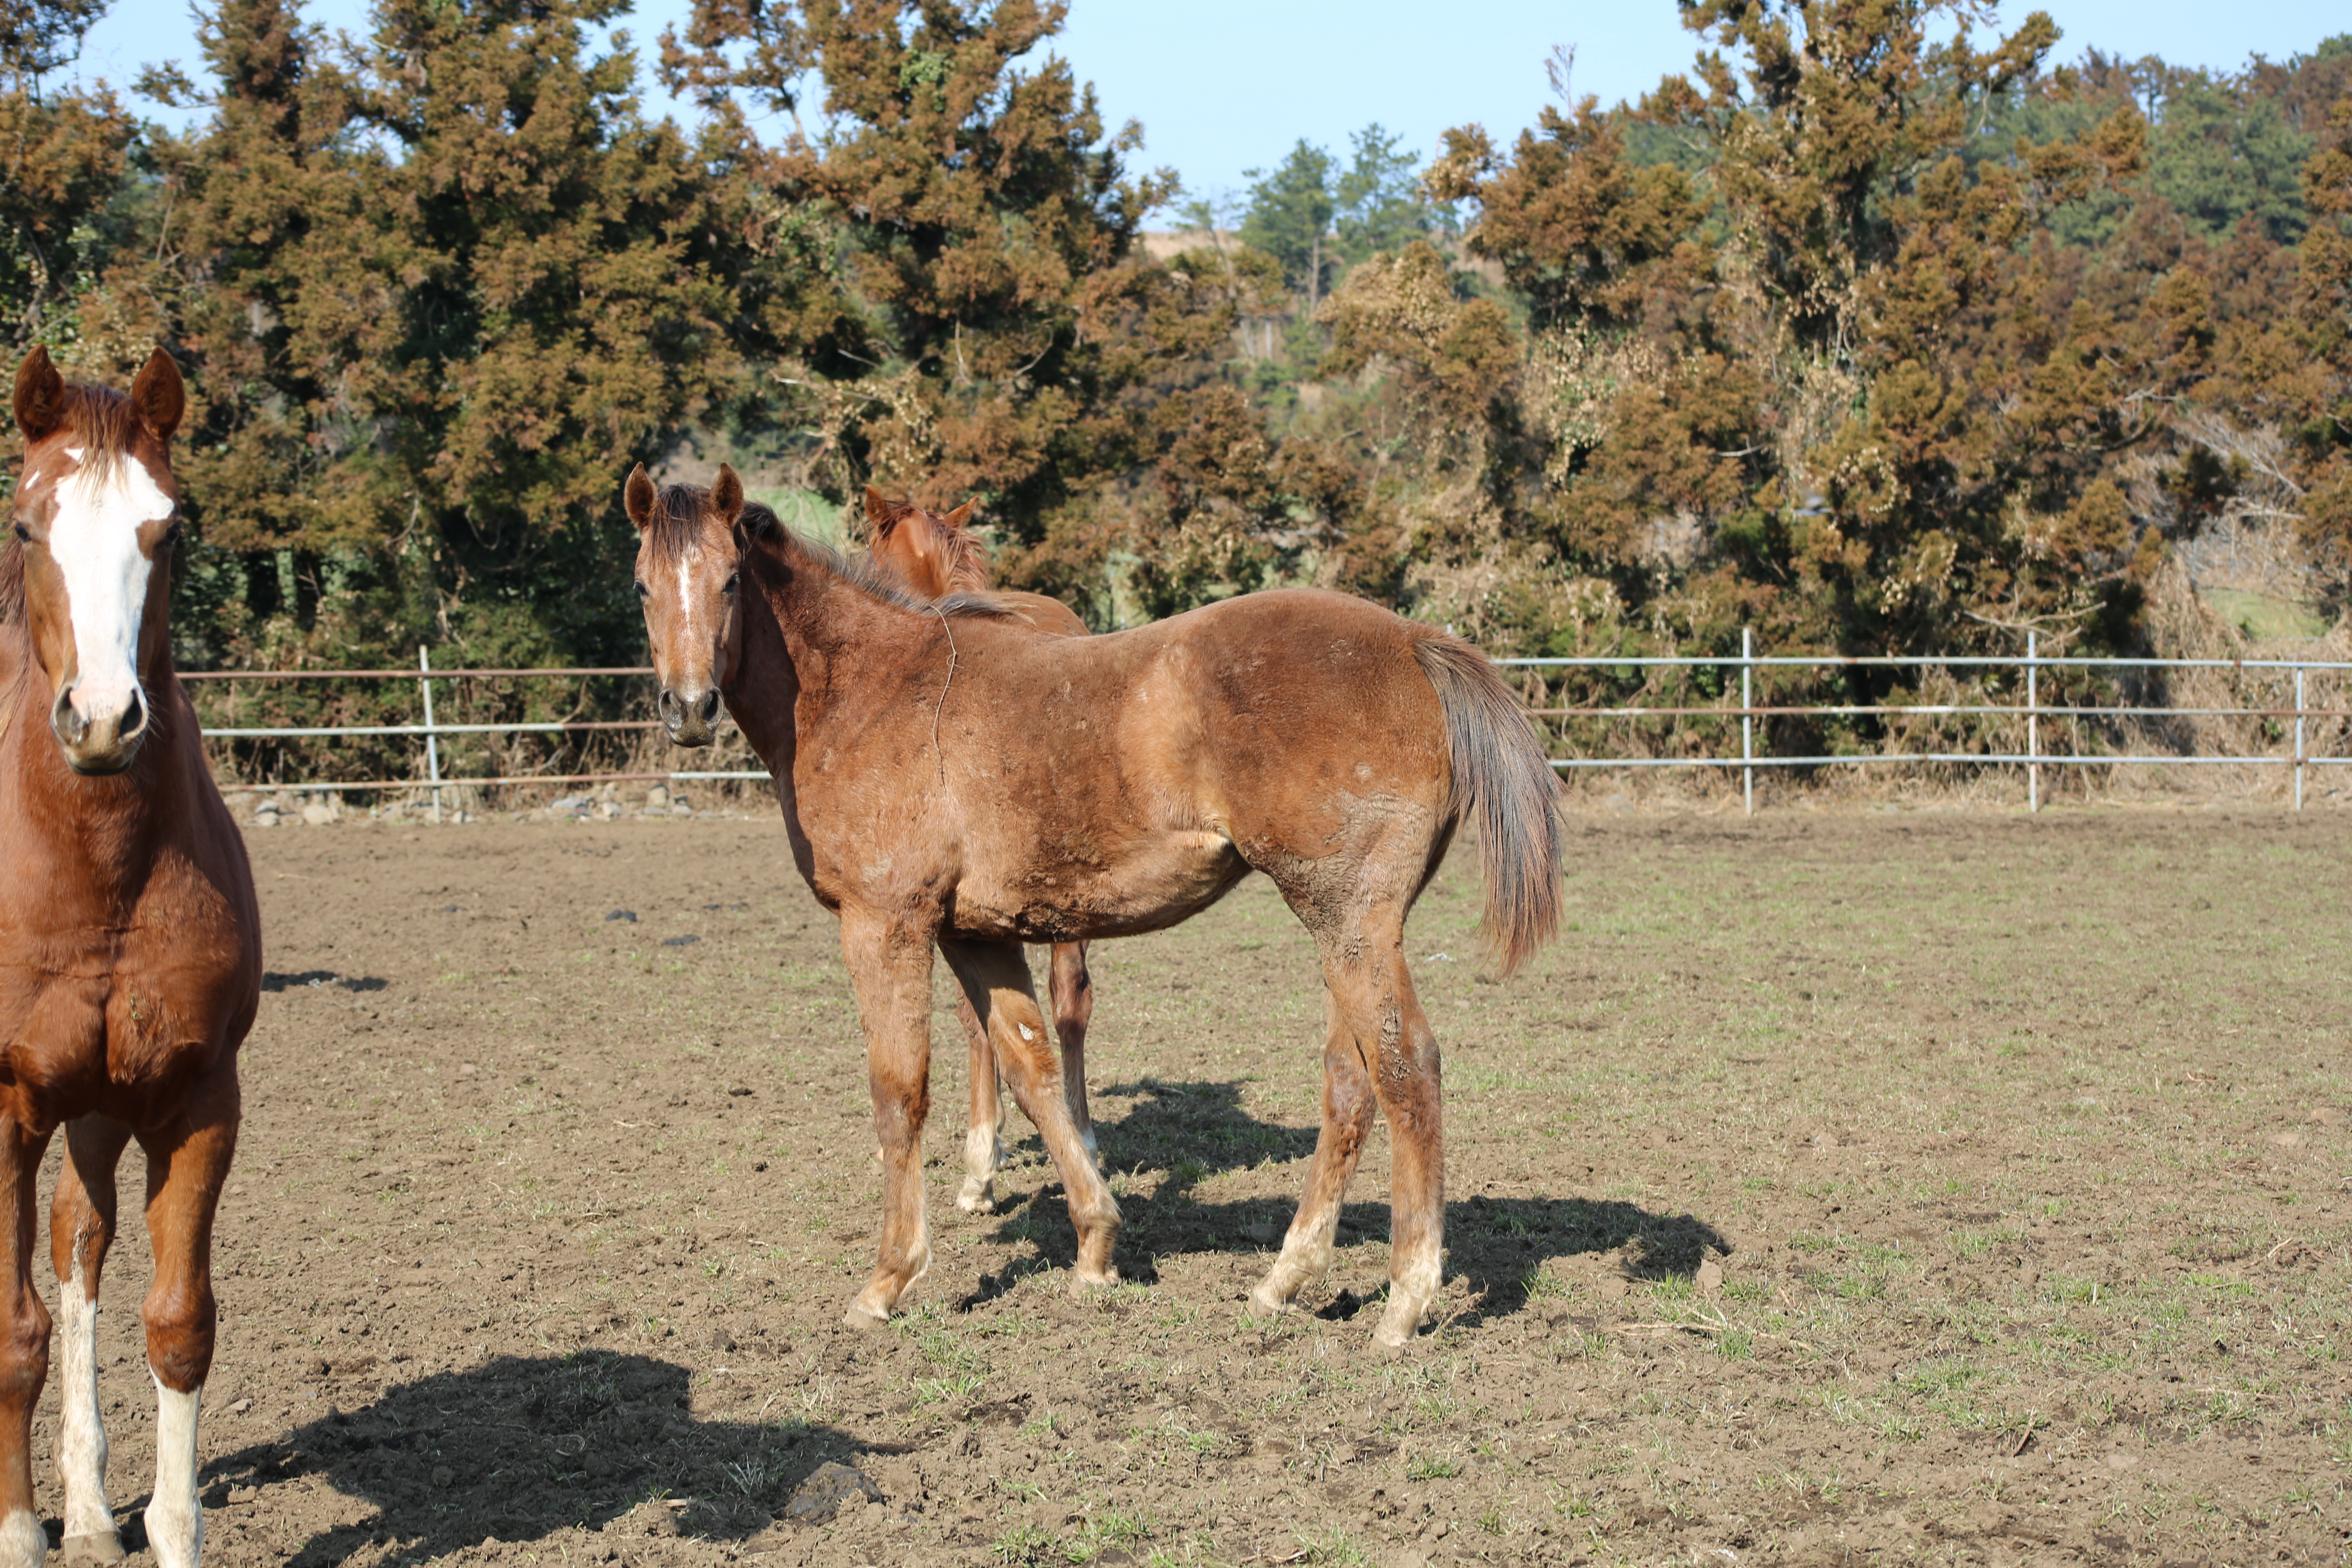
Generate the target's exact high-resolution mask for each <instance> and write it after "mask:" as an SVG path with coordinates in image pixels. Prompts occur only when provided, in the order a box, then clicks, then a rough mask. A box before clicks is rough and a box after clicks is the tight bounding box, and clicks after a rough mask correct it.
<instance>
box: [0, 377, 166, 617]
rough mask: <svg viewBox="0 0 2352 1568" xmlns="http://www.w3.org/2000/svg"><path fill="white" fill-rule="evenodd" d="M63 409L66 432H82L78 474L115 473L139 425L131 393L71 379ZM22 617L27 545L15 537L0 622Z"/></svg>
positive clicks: (6, 560) (4, 556) (2, 553)
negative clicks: (127, 395) (128, 395)
mask: <svg viewBox="0 0 2352 1568" xmlns="http://www.w3.org/2000/svg"><path fill="white" fill-rule="evenodd" d="M63 412H64V414H65V418H64V419H63V420H62V421H61V422H60V424H61V426H62V427H63V428H64V429H65V431H66V432H67V433H68V435H72V436H79V437H81V447H82V455H81V468H80V477H85V478H88V479H92V480H98V479H106V478H107V477H109V476H110V475H111V474H112V473H113V471H114V468H115V465H116V464H118V463H120V462H121V460H122V456H123V454H124V453H125V452H128V451H129V450H130V449H131V437H132V435H133V434H134V432H135V431H136V430H137V428H138V425H137V416H136V414H135V413H134V412H133V410H132V409H131V399H129V398H128V397H125V396H124V395H122V394H121V393H119V392H117V391H115V390H114V389H113V388H112V387H110V386H92V385H89V384H88V383H86V382H69V383H68V384H67V386H66V395H65V407H64V410H63ZM24 617H25V546H24V542H22V541H21V540H18V539H16V538H13V537H12V538H10V539H9V540H8V542H7V543H6V545H5V546H4V547H0V625H8V624H14V623H16V622H19V621H22V620H23V619H24Z"/></svg>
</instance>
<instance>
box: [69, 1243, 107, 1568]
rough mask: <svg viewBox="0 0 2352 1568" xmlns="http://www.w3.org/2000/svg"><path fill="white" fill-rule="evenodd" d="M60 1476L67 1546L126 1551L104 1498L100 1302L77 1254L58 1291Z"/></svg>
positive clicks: (81, 1552)
mask: <svg viewBox="0 0 2352 1568" xmlns="http://www.w3.org/2000/svg"><path fill="white" fill-rule="evenodd" d="M58 1296H59V1298H60V1299H59V1300H58V1405H59V1406H60V1407H61V1408H60V1412H59V1414H60V1416H61V1419H60V1420H59V1422H58V1480H59V1481H60V1482H61V1483H62V1484H63V1485H64V1487H65V1493H66V1510H65V1511H66V1517H65V1526H66V1540H65V1544H66V1551H67V1553H68V1555H69V1556H75V1555H78V1556H80V1557H83V1558H87V1559H92V1560H95V1561H98V1562H101V1563H110V1562H115V1561H118V1560H120V1559H121V1556H122V1545H121V1541H120V1540H119V1539H118V1537H117V1536H116V1534H115V1531H114V1510H112V1509H111V1508H110V1507H108V1506H107V1501H106V1426H105V1424H104V1422H103V1421H102V1419H101V1418H100V1415H99V1406H98V1303H97V1302H96V1301H95V1300H91V1299H90V1294H89V1285H88V1283H87V1282H86V1281H85V1280H84V1279H83V1278H82V1266H81V1259H80V1258H79V1257H77V1258H75V1259H74V1266H73V1278H72V1279H68V1280H67V1281H66V1283H65V1288H64V1289H62V1290H60V1291H59V1292H58Z"/></svg>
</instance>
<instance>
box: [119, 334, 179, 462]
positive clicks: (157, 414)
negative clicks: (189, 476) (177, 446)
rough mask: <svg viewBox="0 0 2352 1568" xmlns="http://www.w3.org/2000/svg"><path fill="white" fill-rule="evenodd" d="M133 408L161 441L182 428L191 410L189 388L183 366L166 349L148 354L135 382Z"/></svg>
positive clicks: (150, 431) (133, 384)
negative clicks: (175, 361) (165, 351)
mask: <svg viewBox="0 0 2352 1568" xmlns="http://www.w3.org/2000/svg"><path fill="white" fill-rule="evenodd" d="M131 411H132V412H133V413H135V414H137V415H138V416H139V423H140V424H142V425H144V426H147V434H149V435H150V436H152V437H155V439H157V440H158V441H168V440H170V439H171V438H172V432H173V431H174V430H177V429H178V428H179V427H180V416H182V415H184V414H185V413H186V412H187V411H188V388H187V385H186V384H185V383H184V382H182V381H181V380H180V367H179V366H178V365H177V364H175V363H173V361H172V356H171V355H170V354H167V353H164V352H163V350H162V349H157V350H156V351H155V352H154V353H152V354H149V355H148V356H147V363H145V364H144V365H142V366H141V367H140V371H139V377H138V379H137V380H135V381H133V382H132V383H131Z"/></svg>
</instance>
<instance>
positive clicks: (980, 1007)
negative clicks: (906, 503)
mask: <svg viewBox="0 0 2352 1568" xmlns="http://www.w3.org/2000/svg"><path fill="white" fill-rule="evenodd" d="M940 952H941V953H943V954H944V955H946V958H947V961H948V964H949V967H950V968H952V969H953V970H954V971H955V973H956V978H957V979H958V980H960V981H961V982H962V983H963V990H964V994H965V995H967V996H969V997H971V1005H972V1007H973V1009H974V1010H975V1011H976V1012H977V1013H978V1014H979V1015H980V1019H981V1022H982V1024H983V1025H985V1026H987V1029H988V1033H989V1038H990V1040H991V1041H992V1043H993V1044H994V1045H995V1047H996V1059H997V1060H998V1061H1000V1062H1003V1064H1004V1079H1005V1082H1006V1083H1007V1084H1008V1085H1009V1086H1010V1087H1011V1088H1012V1090H1013V1100H1015V1101H1016V1102H1017V1103H1018V1104H1019V1105H1020V1107H1021V1110H1022V1112H1023V1114H1024V1115H1026V1116H1027V1117H1028V1118H1029V1120H1030V1121H1034V1122H1035V1123H1036V1124H1037V1131H1038V1132H1039V1134H1040V1135H1041V1136H1043V1137H1044V1139H1045V1152H1047V1153H1049V1154H1051V1155H1052V1156H1053V1157H1054V1164H1055V1169H1057V1170H1058V1171H1059V1172H1060V1173H1061V1176H1062V1191H1063V1192H1064V1193H1066V1194H1068V1196H1069V1203H1070V1223H1071V1224H1072V1225H1073V1226H1076V1229H1077V1233H1078V1260H1077V1267H1076V1269H1075V1270H1074V1272H1075V1273H1076V1277H1077V1278H1076V1282H1077V1283H1078V1284H1080V1285H1082V1286H1083V1285H1108V1284H1110V1283H1112V1282H1113V1281H1114V1280H1116V1279H1118V1269H1117V1268H1114V1267H1112V1264H1111V1260H1110V1255H1111V1247H1112V1244H1113V1243H1115V1242H1116V1241H1117V1240H1118V1200H1117V1199H1116V1198H1114V1197H1112V1196H1111V1194H1110V1188H1109V1187H1108V1185H1106V1184H1104V1182H1103V1179H1102V1173H1101V1172H1099V1171H1097V1170H1096V1169H1095V1163H1094V1161H1093V1159H1092V1158H1091V1157H1089V1156H1088V1154H1087V1151H1086V1146H1085V1145H1084V1144H1083V1143H1081V1142H1079V1141H1078V1131H1077V1129H1076V1127H1074V1126H1072V1125H1071V1122H1070V1111H1069V1107H1068V1105H1067V1104H1066V1102H1065V1100H1063V1097H1062V1096H1061V1095H1059V1094H1056V1093H1055V1092H1054V1091H1055V1089H1057V1088H1059V1087H1060V1077H1059V1074H1058V1072H1057V1071H1056V1063H1055V1058H1054V1047H1053V1044H1052V1042H1051V1041H1049V1040H1047V1039H1046V1038H1045V1015H1044V1014H1042V1013H1040V1012H1039V1011H1038V1010H1037V994H1036V992H1035V991H1034V990H1032V989H1031V987H1030V983H1029V960H1028V958H1027V957H1026V956H1025V955H1024V953H1023V952H1022V951H1021V944H1020V943H1019V942H948V941H944V940H943V941H941V942H940Z"/></svg>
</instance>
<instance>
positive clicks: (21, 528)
mask: <svg viewBox="0 0 2352 1568" xmlns="http://www.w3.org/2000/svg"><path fill="white" fill-rule="evenodd" d="M16 537H17V539H18V540H20V541H22V542H24V543H26V544H30V543H32V542H33V531H32V530H31V529H29V528H26V526H25V525H24V524H23V523H21V522H20V523H18V524H17V525H16Z"/></svg>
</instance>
